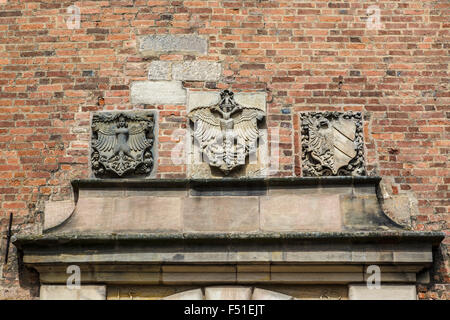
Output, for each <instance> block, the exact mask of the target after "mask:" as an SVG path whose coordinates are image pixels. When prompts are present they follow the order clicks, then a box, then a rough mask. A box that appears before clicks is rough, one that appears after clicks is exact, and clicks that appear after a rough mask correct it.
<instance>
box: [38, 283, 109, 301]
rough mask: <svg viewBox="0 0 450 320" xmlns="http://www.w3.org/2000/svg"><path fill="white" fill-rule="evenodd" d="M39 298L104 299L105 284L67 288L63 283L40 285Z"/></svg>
mask: <svg viewBox="0 0 450 320" xmlns="http://www.w3.org/2000/svg"><path fill="white" fill-rule="evenodd" d="M40 299H41V300H105V299H106V286H94V285H86V286H81V287H80V289H69V288H67V286H65V285H41V290H40Z"/></svg>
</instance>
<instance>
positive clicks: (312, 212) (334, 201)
mask: <svg viewBox="0 0 450 320" xmlns="http://www.w3.org/2000/svg"><path fill="white" fill-rule="evenodd" d="M260 211H261V229H262V230H264V231H340V230H341V214H340V210H339V197H338V196H337V195H324V196H302V195H280V196H269V197H262V198H261V200H260Z"/></svg>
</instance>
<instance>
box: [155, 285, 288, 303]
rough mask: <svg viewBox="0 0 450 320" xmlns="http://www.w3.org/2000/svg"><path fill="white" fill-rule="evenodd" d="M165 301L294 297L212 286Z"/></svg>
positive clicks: (174, 296)
mask: <svg viewBox="0 0 450 320" xmlns="http://www.w3.org/2000/svg"><path fill="white" fill-rule="evenodd" d="M163 300H294V297H292V296H290V295H287V294H283V293H280V292H276V291H271V290H266V289H261V288H256V287H246V286H210V287H204V288H198V289H192V290H188V291H183V292H179V293H176V294H173V295H170V296H167V297H165V298H163Z"/></svg>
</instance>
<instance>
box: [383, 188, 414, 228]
mask: <svg viewBox="0 0 450 320" xmlns="http://www.w3.org/2000/svg"><path fill="white" fill-rule="evenodd" d="M382 205H383V209H384V211H385V212H386V214H387V215H388V216H389V217H390V218H391V219H392V220H394V221H395V222H397V223H398V224H401V225H404V226H407V227H411V215H412V214H413V215H415V214H417V212H418V209H417V200H415V199H414V198H413V197H412V196H411V197H410V196H408V195H396V196H393V197H389V198H387V199H384V200H383V202H382Z"/></svg>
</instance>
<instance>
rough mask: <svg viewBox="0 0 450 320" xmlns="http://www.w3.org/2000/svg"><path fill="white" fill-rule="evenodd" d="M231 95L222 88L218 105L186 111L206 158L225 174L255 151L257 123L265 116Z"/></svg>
mask: <svg viewBox="0 0 450 320" xmlns="http://www.w3.org/2000/svg"><path fill="white" fill-rule="evenodd" d="M233 96H234V94H233V92H231V91H229V90H224V91H222V92H221V93H220V101H219V103H218V104H217V105H213V106H206V107H202V106H200V107H195V108H193V109H192V110H191V111H190V112H189V114H188V117H189V119H190V120H191V121H192V122H193V123H194V133H193V134H194V138H195V140H196V142H197V143H198V145H199V146H200V149H201V151H202V153H203V154H204V155H205V157H206V161H207V162H208V163H209V165H210V166H212V167H217V168H219V169H220V170H221V171H222V172H223V173H224V174H225V175H228V174H229V173H230V171H231V170H233V169H234V168H236V167H239V166H242V165H244V164H245V159H246V157H247V156H248V155H249V154H250V153H252V152H255V151H256V149H257V143H258V139H259V136H260V132H259V129H258V123H259V122H260V121H261V120H262V119H263V118H264V116H265V113H264V111H262V110H261V109H259V108H256V107H245V106H242V105H239V104H238V103H236V101H235V100H234V97H233Z"/></svg>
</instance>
